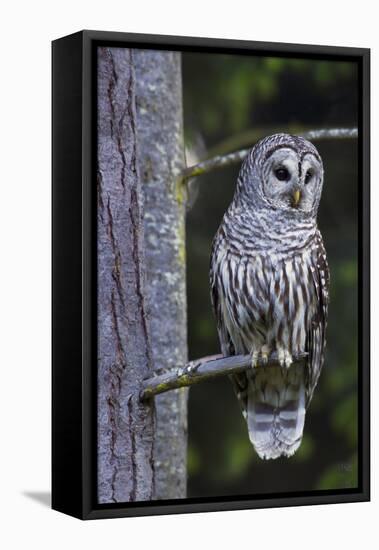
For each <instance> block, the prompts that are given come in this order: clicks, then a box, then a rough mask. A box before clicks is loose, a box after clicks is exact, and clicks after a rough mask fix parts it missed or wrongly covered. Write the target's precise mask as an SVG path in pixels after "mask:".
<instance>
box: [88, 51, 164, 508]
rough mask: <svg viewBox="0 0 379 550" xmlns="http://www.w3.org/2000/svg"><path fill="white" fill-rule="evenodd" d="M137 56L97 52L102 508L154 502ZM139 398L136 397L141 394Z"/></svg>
mask: <svg viewBox="0 0 379 550" xmlns="http://www.w3.org/2000/svg"><path fill="white" fill-rule="evenodd" d="M132 56H133V52H132V51H131V50H128V49H123V48H121V49H118V48H99V50H98V171H97V182H98V210H97V212H98V216H97V222H98V236H97V240H98V245H97V251H98V388H99V391H98V501H99V502H100V503H108V502H128V501H135V500H137V501H138V500H150V499H152V498H154V464H153V444H154V411H153V401H148V402H147V403H141V402H140V401H139V399H138V388H139V387H140V383H141V380H142V378H144V377H146V376H147V375H148V374H149V372H150V369H151V351H150V349H151V348H150V343H149V336H148V330H147V328H148V327H147V321H146V305H145V298H144V281H143V273H144V254H143V248H144V241H143V239H144V237H143V222H142V216H141V208H140V203H139V177H138V157H137V151H136V140H137V138H136V112H135V80H134V75H133V60H132ZM136 392H137V393H136Z"/></svg>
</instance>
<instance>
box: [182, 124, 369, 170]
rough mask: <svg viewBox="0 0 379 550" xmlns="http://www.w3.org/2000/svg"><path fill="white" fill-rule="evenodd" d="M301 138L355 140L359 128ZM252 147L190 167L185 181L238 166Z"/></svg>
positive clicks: (323, 131) (305, 134)
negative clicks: (227, 167) (220, 169)
mask: <svg viewBox="0 0 379 550" xmlns="http://www.w3.org/2000/svg"><path fill="white" fill-rule="evenodd" d="M298 135H300V136H301V137H304V138H306V139H309V140H311V141H321V140H325V139H354V138H357V137H358V129H357V128H329V129H321V130H308V131H306V132H303V133H300V134H298ZM250 149H251V147H249V148H247V149H241V150H240V151H236V152H235V153H229V154H228V155H218V156H215V157H213V158H211V159H208V160H204V161H203V162H199V164H195V165H194V166H189V167H188V168H186V169H185V170H184V171H183V173H182V178H183V180H186V179H189V178H193V177H195V176H200V175H201V174H207V173H208V172H212V171H213V170H218V169H219V168H224V167H225V166H229V165H231V164H236V163H237V162H242V161H243V159H244V158H245V157H246V155H247V154H248V152H249V151H250Z"/></svg>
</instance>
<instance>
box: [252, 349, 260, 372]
mask: <svg viewBox="0 0 379 550" xmlns="http://www.w3.org/2000/svg"><path fill="white" fill-rule="evenodd" d="M258 357H259V352H258V351H256V350H254V351H253V352H252V354H251V367H252V368H253V369H255V368H257V367H258Z"/></svg>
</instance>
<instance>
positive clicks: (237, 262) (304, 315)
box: [216, 247, 316, 353]
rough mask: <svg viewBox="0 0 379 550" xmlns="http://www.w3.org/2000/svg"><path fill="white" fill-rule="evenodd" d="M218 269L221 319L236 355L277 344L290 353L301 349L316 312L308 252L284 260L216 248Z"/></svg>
mask: <svg viewBox="0 0 379 550" xmlns="http://www.w3.org/2000/svg"><path fill="white" fill-rule="evenodd" d="M216 263H217V265H218V270H217V277H218V292H219V296H220V302H221V309H222V314H223V317H224V321H225V324H226V326H227V328H228V330H229V333H230V334H231V337H232V339H233V343H234V345H235V347H236V348H237V350H238V351H239V352H240V353H246V352H249V351H250V350H251V347H252V346H257V345H263V344H265V343H267V344H268V345H270V346H274V345H277V343H278V341H280V342H282V343H283V345H284V346H285V347H286V348H288V349H290V350H292V351H293V352H295V351H303V350H304V349H305V346H306V338H307V331H308V328H309V324H310V323H311V319H312V316H313V315H314V312H315V308H316V293H315V290H314V286H313V283H312V273H311V252H310V251H303V252H302V253H299V254H294V255H292V256H291V257H287V258H284V257H282V256H277V255H275V254H256V255H248V256H247V255H246V256H243V255H239V254H235V253H234V252H232V251H230V250H228V249H227V247H220V249H219V250H218V253H217V258H216Z"/></svg>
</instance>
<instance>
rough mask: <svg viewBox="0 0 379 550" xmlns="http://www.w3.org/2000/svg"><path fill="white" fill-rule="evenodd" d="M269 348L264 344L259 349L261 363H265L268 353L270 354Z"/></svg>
mask: <svg viewBox="0 0 379 550" xmlns="http://www.w3.org/2000/svg"><path fill="white" fill-rule="evenodd" d="M270 352H271V350H270V348H269V347H268V346H266V345H264V346H262V349H261V359H262V363H263V364H264V365H267V363H268V358H269V355H270Z"/></svg>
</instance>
